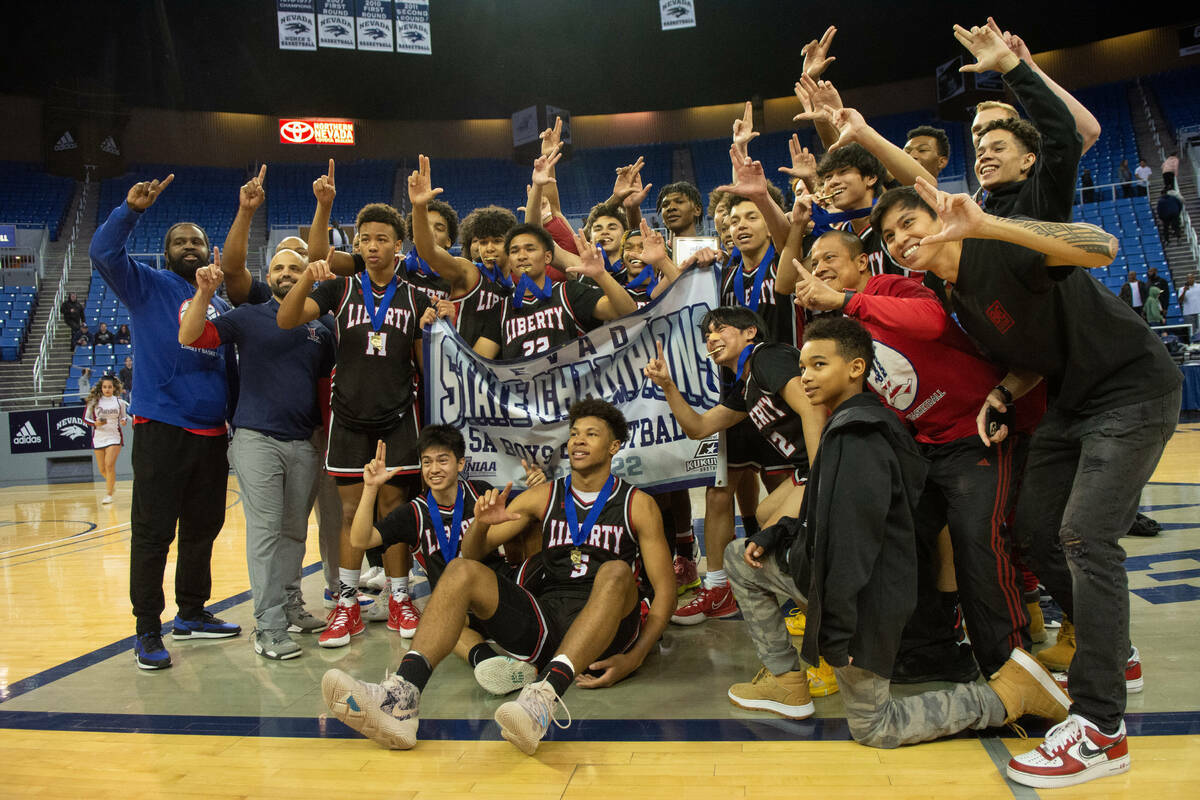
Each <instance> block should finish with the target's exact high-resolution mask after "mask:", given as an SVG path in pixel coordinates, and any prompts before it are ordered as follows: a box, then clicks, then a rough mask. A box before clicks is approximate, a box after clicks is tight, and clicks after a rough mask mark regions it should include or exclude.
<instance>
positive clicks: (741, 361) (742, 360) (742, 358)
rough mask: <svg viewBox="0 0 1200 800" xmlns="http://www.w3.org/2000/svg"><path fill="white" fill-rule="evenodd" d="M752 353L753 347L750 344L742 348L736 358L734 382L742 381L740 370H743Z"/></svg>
mask: <svg viewBox="0 0 1200 800" xmlns="http://www.w3.org/2000/svg"><path fill="white" fill-rule="evenodd" d="M753 352H754V345H752V344H748V345H746V346H745V347H744V348H742V354H741V355H739V356H738V363H737V378H736V380H739V381H740V380H741V379H742V370H744V369H745V368H746V362H747V361H749V360H750V354H751V353H753Z"/></svg>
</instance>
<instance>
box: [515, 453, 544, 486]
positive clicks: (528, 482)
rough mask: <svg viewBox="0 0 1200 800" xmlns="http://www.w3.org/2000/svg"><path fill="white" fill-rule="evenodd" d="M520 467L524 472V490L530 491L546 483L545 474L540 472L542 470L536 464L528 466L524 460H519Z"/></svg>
mask: <svg viewBox="0 0 1200 800" xmlns="http://www.w3.org/2000/svg"><path fill="white" fill-rule="evenodd" d="M521 466H522V467H523V468H524V470H525V488H526V489H532V488H533V487H535V486H537V485H538V484H540V483H545V482H546V473H545V472H542V468H541V467H539V466H538V465H537V464H530V463H529V462H528V461H526V460H525V459H523V458H522V459H521Z"/></svg>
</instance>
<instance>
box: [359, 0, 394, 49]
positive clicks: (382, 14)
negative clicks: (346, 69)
mask: <svg viewBox="0 0 1200 800" xmlns="http://www.w3.org/2000/svg"><path fill="white" fill-rule="evenodd" d="M355 9H356V10H357V12H358V14H357V16H358V49H359V50H373V51H375V52H383V53H391V52H394V50H395V47H394V46H393V44H392V38H393V35H394V33H395V22H394V20H393V17H392V0H356V2H355Z"/></svg>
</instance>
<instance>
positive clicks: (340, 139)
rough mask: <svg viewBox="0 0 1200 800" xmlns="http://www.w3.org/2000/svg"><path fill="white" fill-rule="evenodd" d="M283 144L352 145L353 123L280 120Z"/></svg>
mask: <svg viewBox="0 0 1200 800" xmlns="http://www.w3.org/2000/svg"><path fill="white" fill-rule="evenodd" d="M279 141H280V142H282V143H283V144H345V145H352V144H354V121H353V120H348V119H281V120H279Z"/></svg>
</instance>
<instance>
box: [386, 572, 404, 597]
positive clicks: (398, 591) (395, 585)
mask: <svg viewBox="0 0 1200 800" xmlns="http://www.w3.org/2000/svg"><path fill="white" fill-rule="evenodd" d="M388 583H390V584H391V591H392V597H394V598H396V602H397V603H398V602H400V601H401V600H403V599H404V598H406V597H408V577H407V576H406V577H403V578H388Z"/></svg>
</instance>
